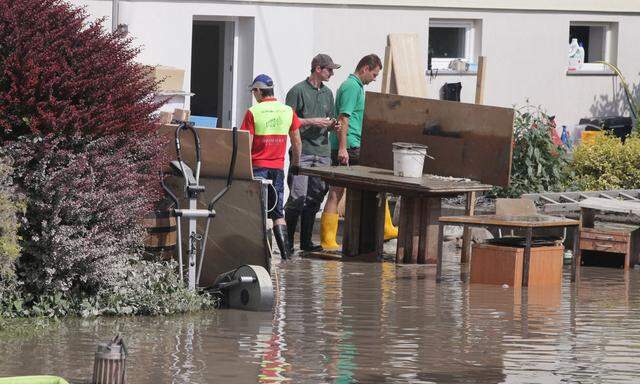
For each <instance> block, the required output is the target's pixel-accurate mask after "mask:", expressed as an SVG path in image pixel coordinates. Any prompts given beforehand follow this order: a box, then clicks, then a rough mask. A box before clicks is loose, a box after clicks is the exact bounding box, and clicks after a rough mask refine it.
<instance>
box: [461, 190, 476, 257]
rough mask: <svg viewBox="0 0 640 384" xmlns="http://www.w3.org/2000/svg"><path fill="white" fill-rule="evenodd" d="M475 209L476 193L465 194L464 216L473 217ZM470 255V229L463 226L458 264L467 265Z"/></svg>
mask: <svg viewBox="0 0 640 384" xmlns="http://www.w3.org/2000/svg"><path fill="white" fill-rule="evenodd" d="M475 209H476V193H475V192H467V209H466V211H465V215H467V216H473V214H474V211H475ZM470 254H471V228H470V227H467V226H465V227H464V230H463V232H462V251H461V252H460V262H461V263H468V262H469V255H470Z"/></svg>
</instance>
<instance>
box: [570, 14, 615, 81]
mask: <svg viewBox="0 0 640 384" xmlns="http://www.w3.org/2000/svg"><path fill="white" fill-rule="evenodd" d="M574 26H575V27H589V28H604V33H603V34H602V35H603V36H602V38H603V41H602V42H601V43H602V50H603V51H602V58H603V59H602V61H606V62H608V63H612V64H614V65H615V64H616V59H617V57H616V54H615V48H614V44H617V42H614V41H613V40H614V39H617V36H616V30H617V23H616V22H606V21H580V20H573V21H570V22H569V31H570V30H571V27H574ZM589 34H591V30H590V31H589ZM569 37H571V34H570V32H569ZM567 41H568V39H567ZM589 45H590V47H589V48H590V49H592V48H593V46H592V45H591V41H590V42H589ZM587 60H588V58H587V57H585V62H584V63H583V64H582V67H581V68H579V69H576V70H569V69H568V68H567V74H581V73H586V74H611V73H613V72H611V70H610V69H609V67H607V66H606V65H605V64H599V63H588V62H587ZM567 67H568V63H567Z"/></svg>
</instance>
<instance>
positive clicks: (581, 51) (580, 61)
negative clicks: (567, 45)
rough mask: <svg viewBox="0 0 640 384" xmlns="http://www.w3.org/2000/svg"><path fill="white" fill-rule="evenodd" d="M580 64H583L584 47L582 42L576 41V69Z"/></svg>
mask: <svg viewBox="0 0 640 384" xmlns="http://www.w3.org/2000/svg"><path fill="white" fill-rule="evenodd" d="M582 64H584V48H583V47H582V43H578V69H580V67H582Z"/></svg>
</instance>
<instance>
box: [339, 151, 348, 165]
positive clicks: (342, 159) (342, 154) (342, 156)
mask: <svg viewBox="0 0 640 384" xmlns="http://www.w3.org/2000/svg"><path fill="white" fill-rule="evenodd" d="M338 162H339V163H340V164H342V165H349V152H347V149H346V148H341V149H338Z"/></svg>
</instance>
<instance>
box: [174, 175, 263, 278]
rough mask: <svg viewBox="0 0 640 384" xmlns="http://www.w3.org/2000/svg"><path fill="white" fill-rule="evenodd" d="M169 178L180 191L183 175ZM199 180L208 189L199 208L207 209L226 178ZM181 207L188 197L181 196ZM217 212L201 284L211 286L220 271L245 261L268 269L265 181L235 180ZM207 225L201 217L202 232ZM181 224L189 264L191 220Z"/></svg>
mask: <svg viewBox="0 0 640 384" xmlns="http://www.w3.org/2000/svg"><path fill="white" fill-rule="evenodd" d="M168 179H169V180H168V184H169V185H170V187H171V189H172V190H173V191H180V190H181V188H182V179H181V178H178V177H174V176H172V177H169V178H168ZM200 182H201V184H203V185H204V186H205V192H204V194H201V195H200V198H199V200H198V208H199V209H206V208H207V205H208V204H209V201H210V200H211V198H212V197H213V196H215V195H216V194H217V193H218V192H219V191H220V190H222V188H223V187H224V185H225V184H226V180H222V179H211V178H201V179H200ZM180 206H181V207H187V206H188V202H187V200H186V199H184V198H182V199H181V201H180ZM215 211H216V217H215V218H213V219H212V220H211V225H210V228H209V236H208V238H207V244H206V250H205V259H204V262H203V268H202V276H201V278H200V285H201V286H207V285H211V284H212V283H213V281H214V280H215V278H216V277H217V276H218V275H219V274H221V273H223V272H227V271H230V270H233V269H235V268H237V267H239V266H241V265H244V264H253V265H261V266H263V267H265V268H266V269H267V270H269V262H270V257H271V252H270V249H269V246H268V244H267V241H266V235H265V233H266V213H265V207H264V206H263V200H262V183H261V182H260V181H258V180H235V181H234V182H233V184H232V185H231V189H230V190H229V191H227V193H226V194H225V195H224V196H223V197H222V199H221V200H219V201H218V203H217V204H216V206H215ZM205 224H206V220H204V219H199V220H198V232H199V233H204V228H205ZM181 225H182V228H181V229H182V252H183V257H184V258H183V262H185V263H186V260H187V246H188V244H187V242H188V239H189V234H188V231H189V228H188V222H187V221H186V220H184V219H183V220H182V221H181ZM198 258H199V256H198ZM185 265H186V264H185Z"/></svg>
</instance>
